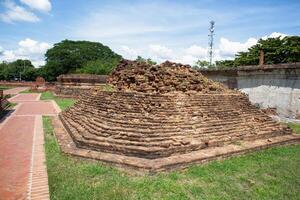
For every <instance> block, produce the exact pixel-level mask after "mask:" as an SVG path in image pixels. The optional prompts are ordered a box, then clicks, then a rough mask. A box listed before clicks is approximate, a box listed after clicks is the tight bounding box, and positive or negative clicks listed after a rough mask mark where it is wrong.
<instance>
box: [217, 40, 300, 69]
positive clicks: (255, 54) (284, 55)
mask: <svg viewBox="0 0 300 200" xmlns="http://www.w3.org/2000/svg"><path fill="white" fill-rule="evenodd" d="M260 50H263V51H264V56H265V59H264V60H265V64H279V63H289V62H300V36H286V37H284V38H281V37H277V38H268V39H260V40H259V41H258V42H257V44H256V45H253V46H252V47H250V48H249V49H248V51H246V52H239V53H237V54H236V56H235V59H234V60H233V61H228V60H225V61H219V62H218V63H217V65H218V66H225V67H230V66H233V67H235V66H243V65H258V64H259V54H260Z"/></svg>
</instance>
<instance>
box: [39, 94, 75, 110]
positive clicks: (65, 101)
mask: <svg viewBox="0 0 300 200" xmlns="http://www.w3.org/2000/svg"><path fill="white" fill-rule="evenodd" d="M41 100H54V101H56V103H57V105H58V106H59V107H60V108H61V109H62V110H65V109H66V108H68V107H70V106H72V105H73V104H74V103H75V102H76V100H75V99H71V98H60V97H56V96H54V95H53V93H52V92H50V91H47V92H43V93H42V95H41Z"/></svg>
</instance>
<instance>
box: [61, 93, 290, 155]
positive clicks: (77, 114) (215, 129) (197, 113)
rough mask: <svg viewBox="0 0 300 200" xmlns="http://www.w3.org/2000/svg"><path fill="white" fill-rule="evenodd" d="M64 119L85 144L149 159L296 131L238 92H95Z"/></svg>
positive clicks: (77, 137)
mask: <svg viewBox="0 0 300 200" xmlns="http://www.w3.org/2000/svg"><path fill="white" fill-rule="evenodd" d="M60 118H61V120H62V122H63V124H64V126H65V128H66V129H67V130H68V132H69V133H70V136H71V137H72V138H73V140H74V142H75V144H76V145H77V146H78V147H80V148H84V149H90V150H94V151H99V152H107V153H114V154H119V155H127V156H136V157H140V158H147V159H156V158H163V157H168V156H172V155H179V154H182V153H188V152H193V151H197V150H199V149H205V148H208V147H210V148H211V147H218V146H224V145H228V144H233V143H236V142H239V141H254V140H257V139H267V138H272V137H276V136H280V135H285V134H291V131H290V130H289V129H287V128H285V127H282V126H281V125H280V124H278V123H277V122H274V121H273V120H272V119H271V118H270V117H268V116H267V115H265V114H264V113H263V112H261V111H260V110H259V109H257V108H256V107H255V106H253V105H251V104H250V102H249V100H248V99H247V97H246V96H244V95H242V94H240V93H234V92H233V93H229V94H228V93H227V94H213V93H211V94H209V95H208V94H201V93H192V94H186V93H176V94H173V93H172V94H162V95H160V94H145V93H136V92H104V91H101V92H97V93H92V92H91V93H90V94H88V95H85V94H84V95H82V97H81V99H80V100H79V101H78V102H77V103H76V104H75V105H74V106H73V107H71V108H69V109H67V110H66V111H64V112H63V113H62V114H61V115H60Z"/></svg>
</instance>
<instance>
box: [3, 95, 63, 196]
mask: <svg viewBox="0 0 300 200" xmlns="http://www.w3.org/2000/svg"><path fill="white" fill-rule="evenodd" d="M37 95H38V94H19V95H17V96H15V97H14V98H13V99H12V101H14V102H18V105H17V106H16V108H15V111H14V112H13V113H12V114H11V115H10V116H9V117H8V118H7V119H6V120H5V121H3V122H1V123H0V200H14V199H39V200H40V199H41V200H42V199H49V189H48V177H47V171H46V166H45V164H44V162H45V154H44V148H43V144H44V143H43V142H44V135H43V128H42V126H43V125H42V115H55V114H57V112H58V110H57V109H56V107H55V106H54V105H53V102H51V101H39V100H37V97H38V96H37Z"/></svg>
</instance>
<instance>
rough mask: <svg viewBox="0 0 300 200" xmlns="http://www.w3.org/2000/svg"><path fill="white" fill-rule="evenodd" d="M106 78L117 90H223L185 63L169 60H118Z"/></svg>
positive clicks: (150, 91)
mask: <svg viewBox="0 0 300 200" xmlns="http://www.w3.org/2000/svg"><path fill="white" fill-rule="evenodd" d="M108 82H109V83H110V84H112V85H115V86H116V89H117V90H119V91H137V92H146V93H154V92H155V93H168V92H174V91H182V92H186V91H197V92H202V93H211V92H226V91H228V89H226V88H225V86H223V85H221V84H219V83H216V82H213V81H212V80H209V79H208V78H206V77H205V76H203V75H202V74H201V73H199V72H198V71H196V70H193V69H192V68H191V67H190V66H189V65H182V64H178V63H171V62H169V61H167V62H164V63H162V64H161V65H150V64H147V63H143V62H135V61H129V60H122V61H121V63H120V64H119V65H118V66H117V68H116V70H114V71H113V73H112V74H111V76H110V78H109V79H108Z"/></svg>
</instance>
